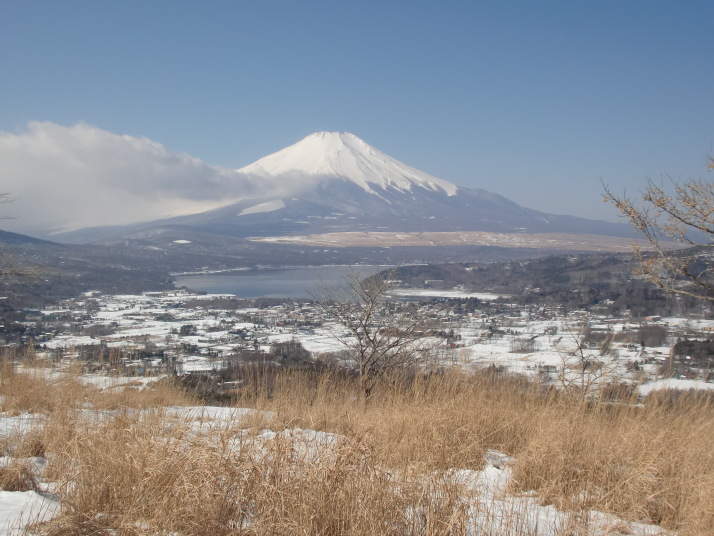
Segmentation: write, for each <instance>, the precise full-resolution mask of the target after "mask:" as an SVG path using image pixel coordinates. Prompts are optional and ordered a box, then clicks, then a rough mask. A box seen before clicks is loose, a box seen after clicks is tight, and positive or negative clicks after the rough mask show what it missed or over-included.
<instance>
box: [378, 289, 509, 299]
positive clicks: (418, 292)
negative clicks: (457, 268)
mask: <svg viewBox="0 0 714 536" xmlns="http://www.w3.org/2000/svg"><path fill="white" fill-rule="evenodd" d="M390 294H392V295H394V296H413V297H422V298H462V299H466V298H478V299H479V300H485V301H491V300H496V299H498V298H501V297H503V296H502V295H501V294H490V293H487V292H466V291H463V290H432V289H421V288H399V289H394V290H392V291H390Z"/></svg>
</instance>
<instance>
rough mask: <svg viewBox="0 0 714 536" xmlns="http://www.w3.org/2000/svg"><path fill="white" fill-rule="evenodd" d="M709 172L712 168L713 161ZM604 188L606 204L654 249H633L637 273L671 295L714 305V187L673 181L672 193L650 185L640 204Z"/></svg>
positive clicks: (648, 183)
mask: <svg viewBox="0 0 714 536" xmlns="http://www.w3.org/2000/svg"><path fill="white" fill-rule="evenodd" d="M708 167H709V168H711V169H714V159H710V160H709V163H708ZM603 188H604V190H605V194H604V200H605V201H606V202H609V203H612V204H614V205H615V207H616V208H617V209H618V210H619V211H620V213H621V214H622V215H623V216H624V217H625V218H627V219H628V220H629V222H630V224H631V225H632V227H633V229H634V230H635V232H637V233H640V234H642V235H643V236H644V237H645V238H646V239H647V241H648V242H649V244H650V246H651V248H652V251H653V252H652V253H649V252H645V251H643V250H642V248H641V247H640V246H638V245H636V244H633V250H634V252H635V256H636V257H637V260H638V261H639V269H638V273H639V274H640V275H642V276H644V277H645V278H647V279H649V280H650V281H652V282H653V283H654V284H655V285H657V286H658V287H660V288H662V289H664V290H666V291H668V292H673V293H676V294H682V295H687V296H693V297H696V298H700V299H704V300H707V301H714V267H713V258H714V250H713V249H712V248H714V187H713V186H712V183H711V182H706V181H704V180H690V181H687V182H684V183H674V182H673V183H672V190H673V191H672V192H671V193H670V192H668V191H667V190H665V188H664V186H663V185H659V184H655V183H654V182H653V181H652V180H648V181H647V187H646V188H645V190H644V191H643V192H640V198H639V200H637V199H633V198H631V197H628V196H627V195H626V194H623V195H622V196H618V195H615V194H614V193H613V192H612V191H611V190H610V189H609V188H608V187H607V186H606V185H603ZM677 248H688V249H677Z"/></svg>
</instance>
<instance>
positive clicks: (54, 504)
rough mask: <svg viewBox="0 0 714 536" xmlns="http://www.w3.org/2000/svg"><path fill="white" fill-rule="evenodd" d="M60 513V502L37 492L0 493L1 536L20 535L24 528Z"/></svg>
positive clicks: (48, 495)
mask: <svg viewBox="0 0 714 536" xmlns="http://www.w3.org/2000/svg"><path fill="white" fill-rule="evenodd" d="M58 513H59V502H58V501H57V500H56V499H55V498H54V497H53V496H52V495H50V494H44V493H37V492H36V491H0V536H6V535H7V536H10V535H13V536H14V535H18V536H19V535H20V534H22V532H23V530H22V529H23V528H24V527H25V526H27V525H31V524H33V523H38V522H41V521H47V520H49V519H51V518H52V517H54V516H55V515H57V514H58Z"/></svg>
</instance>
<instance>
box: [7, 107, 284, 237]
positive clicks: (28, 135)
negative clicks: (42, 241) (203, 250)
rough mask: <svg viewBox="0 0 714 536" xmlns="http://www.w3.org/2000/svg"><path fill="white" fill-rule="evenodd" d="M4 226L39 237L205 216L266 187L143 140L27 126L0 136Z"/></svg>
mask: <svg viewBox="0 0 714 536" xmlns="http://www.w3.org/2000/svg"><path fill="white" fill-rule="evenodd" d="M0 184H1V186H0V188H1V189H2V191H3V192H8V193H9V194H10V196H11V198H12V199H13V203H12V204H11V205H7V206H5V207H3V208H4V209H5V211H4V212H5V213H4V215H5V216H12V217H13V218H15V219H13V220H9V221H6V222H4V223H5V225H4V227H5V228H7V229H11V230H18V231H20V232H32V231H34V232H35V234H44V233H43V232H42V230H43V229H44V230H45V232H47V231H48V230H49V229H53V230H55V231H60V230H69V229H73V228H75V229H76V228H80V227H83V226H89V225H109V224H112V225H114V224H124V223H131V222H136V221H144V220H153V219H157V218H160V217H162V216H165V215H176V214H186V213H192V212H198V211H202V210H208V209H210V208H213V207H215V206H219V205H223V204H225V203H226V202H229V201H231V200H233V199H236V198H241V197H250V196H253V195H259V194H260V192H262V191H263V190H264V189H265V188H266V187H270V186H271V185H269V184H266V183H265V182H264V181H263V182H261V183H257V182H255V181H254V180H251V178H250V177H248V176H246V175H245V174H242V173H238V172H236V171H234V170H230V169H226V168H221V167H217V166H211V165H209V164H206V163H205V162H203V161H201V160H200V159H198V158H194V157H191V156H189V155H187V154H183V153H175V152H172V151H169V150H168V149H167V148H166V147H164V146H163V145H162V144H160V143H157V142H155V141H152V140H150V139H148V138H143V137H134V136H127V135H118V134H113V133H111V132H108V131H106V130H102V129H100V128H97V127H94V126H91V125H88V124H86V123H77V124H75V125H72V126H69V127H68V126H62V125H58V124H55V123H51V122H39V121H33V122H31V123H29V124H28V125H27V128H26V130H24V131H22V132H19V133H9V132H0Z"/></svg>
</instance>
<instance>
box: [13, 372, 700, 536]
mask: <svg viewBox="0 0 714 536" xmlns="http://www.w3.org/2000/svg"><path fill="white" fill-rule="evenodd" d="M49 378H50V377H49V376H47V374H44V373H43V374H36V375H33V374H27V373H21V374H20V373H17V372H16V371H14V370H12V369H10V370H8V368H7V366H4V367H3V368H2V381H1V383H0V390H1V393H0V394H2V395H3V410H5V411H10V412H28V411H37V412H41V413H43V414H44V415H46V422H45V424H44V426H43V427H42V428H41V429H40V430H36V431H34V432H26V433H24V434H18V435H16V436H13V437H11V438H6V439H5V441H4V444H3V448H4V449H5V451H6V452H7V453H9V454H12V455H13V456H20V455H22V456H29V455H31V454H30V453H31V452H34V453H35V454H34V455H37V454H43V455H46V456H47V457H48V459H49V460H50V462H49V463H48V465H47V467H46V472H45V475H44V478H46V479H51V480H53V481H56V482H58V483H59V485H60V489H59V493H60V495H61V496H62V507H63V508H62V515H61V516H60V517H58V518H56V519H55V520H53V521H52V522H50V523H48V524H45V525H41V526H37V527H35V529H34V530H35V531H36V532H37V533H39V534H47V535H53V536H61V535H64V534H109V533H116V534H127V535H128V534H181V535H186V536H191V535H196V536H202V535H209V534H211V535H213V534H215V535H222V534H226V535H228V534H231V535H232V534H245V535H252V536H262V535H268V534H287V535H291V534H295V535H297V534H313V535H318V534H319V535H333V534H344V535H353V534H354V535H356V534H429V535H432V534H443V535H448V534H466V522H467V518H468V507H469V504H468V503H467V501H466V500H465V495H464V494H463V490H462V489H461V488H460V487H459V486H458V485H456V484H455V483H453V482H452V481H451V480H449V479H448V478H445V476H444V475H446V474H447V470H448V469H451V468H459V469H462V468H463V469H469V468H470V469H480V468H482V466H483V463H484V462H483V459H484V454H485V453H486V452H487V451H488V450H489V449H494V450H498V451H501V452H505V453H507V454H509V455H511V456H514V457H515V458H516V459H517V461H516V462H515V465H514V466H513V474H514V478H513V481H512V484H511V488H510V490H509V491H510V493H520V492H525V491H531V490H535V491H536V492H537V493H538V497H539V498H540V500H541V501H542V502H543V503H545V504H553V505H555V506H556V507H558V508H559V509H563V510H566V511H570V512H572V519H573V526H572V527H569V529H568V530H569V531H570V532H568V533H573V534H575V533H577V534H587V533H588V532H587V529H586V528H585V527H586V523H585V521H582V520H583V519H587V512H589V511H590V510H591V509H595V510H600V511H605V512H609V513H612V514H615V515H616V516H618V517H621V518H622V519H624V520H627V521H641V522H647V523H656V524H659V525H660V526H662V527H664V528H667V529H673V530H678V531H680V532H681V534H683V535H705V534H712V533H714V532H712V527H714V406H713V405H712V403H711V401H710V399H707V398H703V397H692V396H680V397H678V398H674V397H665V396H660V397H659V398H656V399H655V398H653V399H651V400H648V401H647V402H646V403H645V404H644V406H636V405H634V404H631V403H617V404H613V403H609V402H604V401H603V402H598V401H592V400H591V401H584V400H583V397H582V396H580V395H579V394H578V393H573V394H572V395H570V394H569V393H563V392H557V391H553V390H548V389H545V388H544V387H542V386H540V385H538V384H534V383H529V382H525V381H523V380H520V379H518V378H512V377H505V378H498V377H494V376H489V375H467V374H460V373H458V372H454V373H449V374H445V375H441V374H434V375H430V376H426V377H408V378H398V379H397V378H391V379H389V381H385V383H384V384H383V385H380V386H379V388H378V389H377V390H376V394H375V395H374V396H373V397H372V398H371V399H370V400H369V401H367V402H365V401H364V400H362V399H361V398H360V397H359V393H358V391H357V388H356V385H355V384H354V382H353V381H351V380H349V378H345V377H343V376H339V375H330V374H324V375H322V376H319V377H316V376H315V375H314V374H312V373H301V372H295V371H292V372H290V373H285V374H283V375H278V376H277V377H273V378H271V379H270V385H269V386H268V385H262V386H261V385H256V386H253V387H254V388H252V389H250V390H249V392H250V396H249V397H248V398H246V399H243V400H239V405H243V406H246V405H250V406H252V407H255V408H257V409H261V410H268V411H271V412H274V413H273V414H267V413H258V414H253V415H252V416H248V417H246V418H245V419H243V420H241V421H240V422H233V423H227V424H225V425H224V426H222V427H220V429H219V430H217V431H214V432H212V433H210V434H203V433H199V432H198V431H197V430H196V429H195V427H193V426H192V423H191V422H190V421H183V420H180V419H178V420H177V419H176V418H172V417H170V415H169V414H168V413H166V412H164V411H163V410H161V408H162V407H165V406H167V405H182V404H195V400H194V399H193V397H191V396H189V395H186V394H185V393H182V392H180V391H179V390H177V388H176V386H174V385H172V384H171V383H170V382H165V383H159V384H157V385H156V387H155V388H154V390H152V389H147V390H141V391H139V390H131V389H130V390H126V391H124V392H123V393H119V392H111V393H101V392H99V391H98V390H96V389H93V388H89V387H86V386H84V385H81V383H79V382H76V381H75V380H71V379H70V380H67V381H68V382H69V383H62V384H60V383H57V382H56V381H55V380H50V379H49ZM27 390H29V391H31V392H32V395H31V394H29V393H28V392H26V391H27ZM625 402H629V401H625ZM87 404H91V406H92V407H93V408H101V409H103V410H108V411H102V412H89V411H78V409H79V408H82V407H86V405H87ZM154 407H155V408H157V410H154V411H141V408H144V409H146V408H154ZM132 408H134V409H132ZM266 428H270V429H271V430H273V431H275V432H276V434H273V435H269V434H265V433H263V434H261V430H262V429H266ZM248 429H249V430H248ZM300 429H304V430H318V431H323V432H326V433H331V434H334V435H327V436H324V437H328V438H329V442H328V443H327V445H325V444H322V446H320V445H317V444H316V443H314V442H310V441H308V440H306V439H305V436H304V435H301V434H300V433H299V432H297V431H298V430H300ZM316 449H317V450H316ZM45 453H46V454H45ZM316 453H317V454H316ZM318 454H319V455H318ZM8 485H10V484H8ZM581 514H584V515H581ZM504 523H505V525H503V527H506V528H507V527H510V529H509V530H511V533H512V534H524V535H525V534H531V533H532V532H529V529H528V528H527V527H526V526H525V525H524V526H521V525H519V523H520V522H519V520H518V516H517V515H516V514H515V512H514V513H513V516H512V518H507V519H506V520H505V521H504ZM503 530H505V529H503ZM485 533H486V534H488V533H492V534H499V533H503V532H498V531H496V532H493V531H491V532H488V531H487V532H485Z"/></svg>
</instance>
